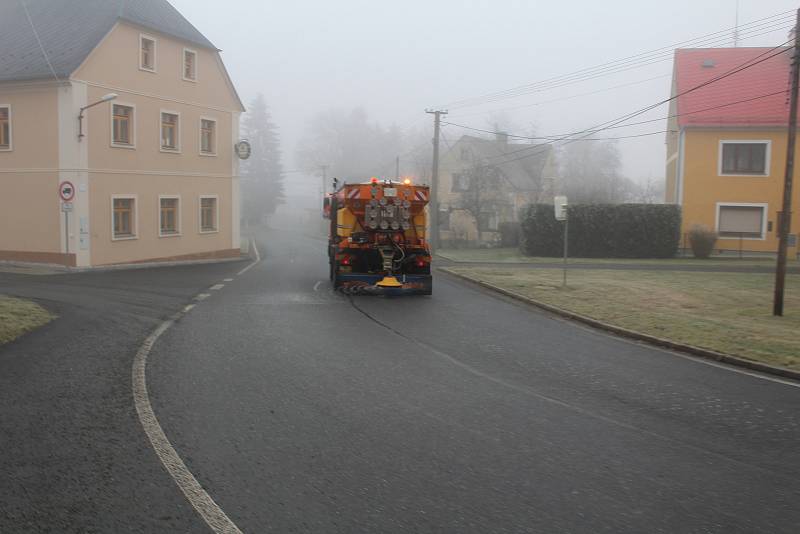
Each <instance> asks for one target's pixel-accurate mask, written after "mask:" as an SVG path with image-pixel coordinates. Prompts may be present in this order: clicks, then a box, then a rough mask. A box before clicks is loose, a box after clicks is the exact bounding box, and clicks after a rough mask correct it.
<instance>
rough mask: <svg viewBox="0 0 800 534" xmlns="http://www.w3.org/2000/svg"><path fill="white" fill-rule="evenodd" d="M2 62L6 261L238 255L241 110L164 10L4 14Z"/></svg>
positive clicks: (149, 4)
mask: <svg viewBox="0 0 800 534" xmlns="http://www.w3.org/2000/svg"><path fill="white" fill-rule="evenodd" d="M0 49H2V50H3V54H0V189H2V191H3V192H4V193H3V195H0V260H6V261H9V260H10V261H33V262H47V263H57V264H62V265H67V266H77V267H90V266H98V265H110V264H121V263H133V262H146V261H162V260H188V259H202V258H221V257H232V256H238V255H239V247H240V242H239V183H238V160H237V158H236V157H235V156H234V148H233V147H234V144H235V142H236V140H237V136H238V130H239V116H240V114H241V113H242V111H243V107H242V104H241V102H240V100H239V98H238V96H237V94H236V91H235V89H234V87H233V85H232V83H231V80H230V78H229V77H228V74H227V72H226V71H225V67H224V65H223V64H222V60H221V59H220V55H219V50H218V49H217V48H216V47H215V46H214V45H212V44H211V43H210V42H209V41H208V39H206V38H205V37H204V36H203V35H202V34H201V33H200V32H199V31H197V29H195V28H194V26H192V25H191V24H190V23H189V22H188V21H187V20H186V19H184V18H183V16H181V14H180V13H178V12H177V11H176V10H175V9H174V8H173V7H172V6H171V5H170V4H169V3H168V2H167V1H166V0H137V1H130V0H119V1H114V2H111V1H109V2H75V1H70V0H28V1H26V2H7V3H4V4H3V5H2V6H0ZM87 107H88V109H84V108H87ZM62 186H63V187H62ZM62 189H65V191H61V194H62V196H61V197H60V190H62Z"/></svg>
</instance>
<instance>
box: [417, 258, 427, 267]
mask: <svg viewBox="0 0 800 534" xmlns="http://www.w3.org/2000/svg"><path fill="white" fill-rule="evenodd" d="M417 267H420V268H422V267H425V262H424V261H423V260H417Z"/></svg>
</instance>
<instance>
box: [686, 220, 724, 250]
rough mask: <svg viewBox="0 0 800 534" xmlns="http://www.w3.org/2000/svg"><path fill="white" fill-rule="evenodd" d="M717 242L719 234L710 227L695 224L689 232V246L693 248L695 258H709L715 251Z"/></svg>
mask: <svg viewBox="0 0 800 534" xmlns="http://www.w3.org/2000/svg"><path fill="white" fill-rule="evenodd" d="M716 242H717V234H716V232H714V231H713V230H711V229H710V228H709V227H708V226H704V225H702V224H695V225H694V226H692V228H691V230H689V246H691V247H692V254H694V257H695V258H708V257H709V256H711V252H712V251H713V250H714V245H715V244H716Z"/></svg>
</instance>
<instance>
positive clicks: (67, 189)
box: [58, 182, 75, 202]
mask: <svg viewBox="0 0 800 534" xmlns="http://www.w3.org/2000/svg"><path fill="white" fill-rule="evenodd" d="M58 195H59V196H60V197H61V200H63V201H64V202H69V201H70V200H72V199H73V198H75V186H74V185H72V182H61V183H60V184H59V186H58Z"/></svg>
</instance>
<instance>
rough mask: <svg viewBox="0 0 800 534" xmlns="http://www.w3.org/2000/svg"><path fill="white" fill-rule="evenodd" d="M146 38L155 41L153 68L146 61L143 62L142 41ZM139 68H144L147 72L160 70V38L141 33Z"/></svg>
mask: <svg viewBox="0 0 800 534" xmlns="http://www.w3.org/2000/svg"><path fill="white" fill-rule="evenodd" d="M145 39H147V40H148V41H153V68H150V67H146V66H145V65H144V63H142V41H144V40H145ZM139 70H143V71H145V72H158V39H156V38H155V37H153V36H152V35H147V34H146V33H140V34H139Z"/></svg>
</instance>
